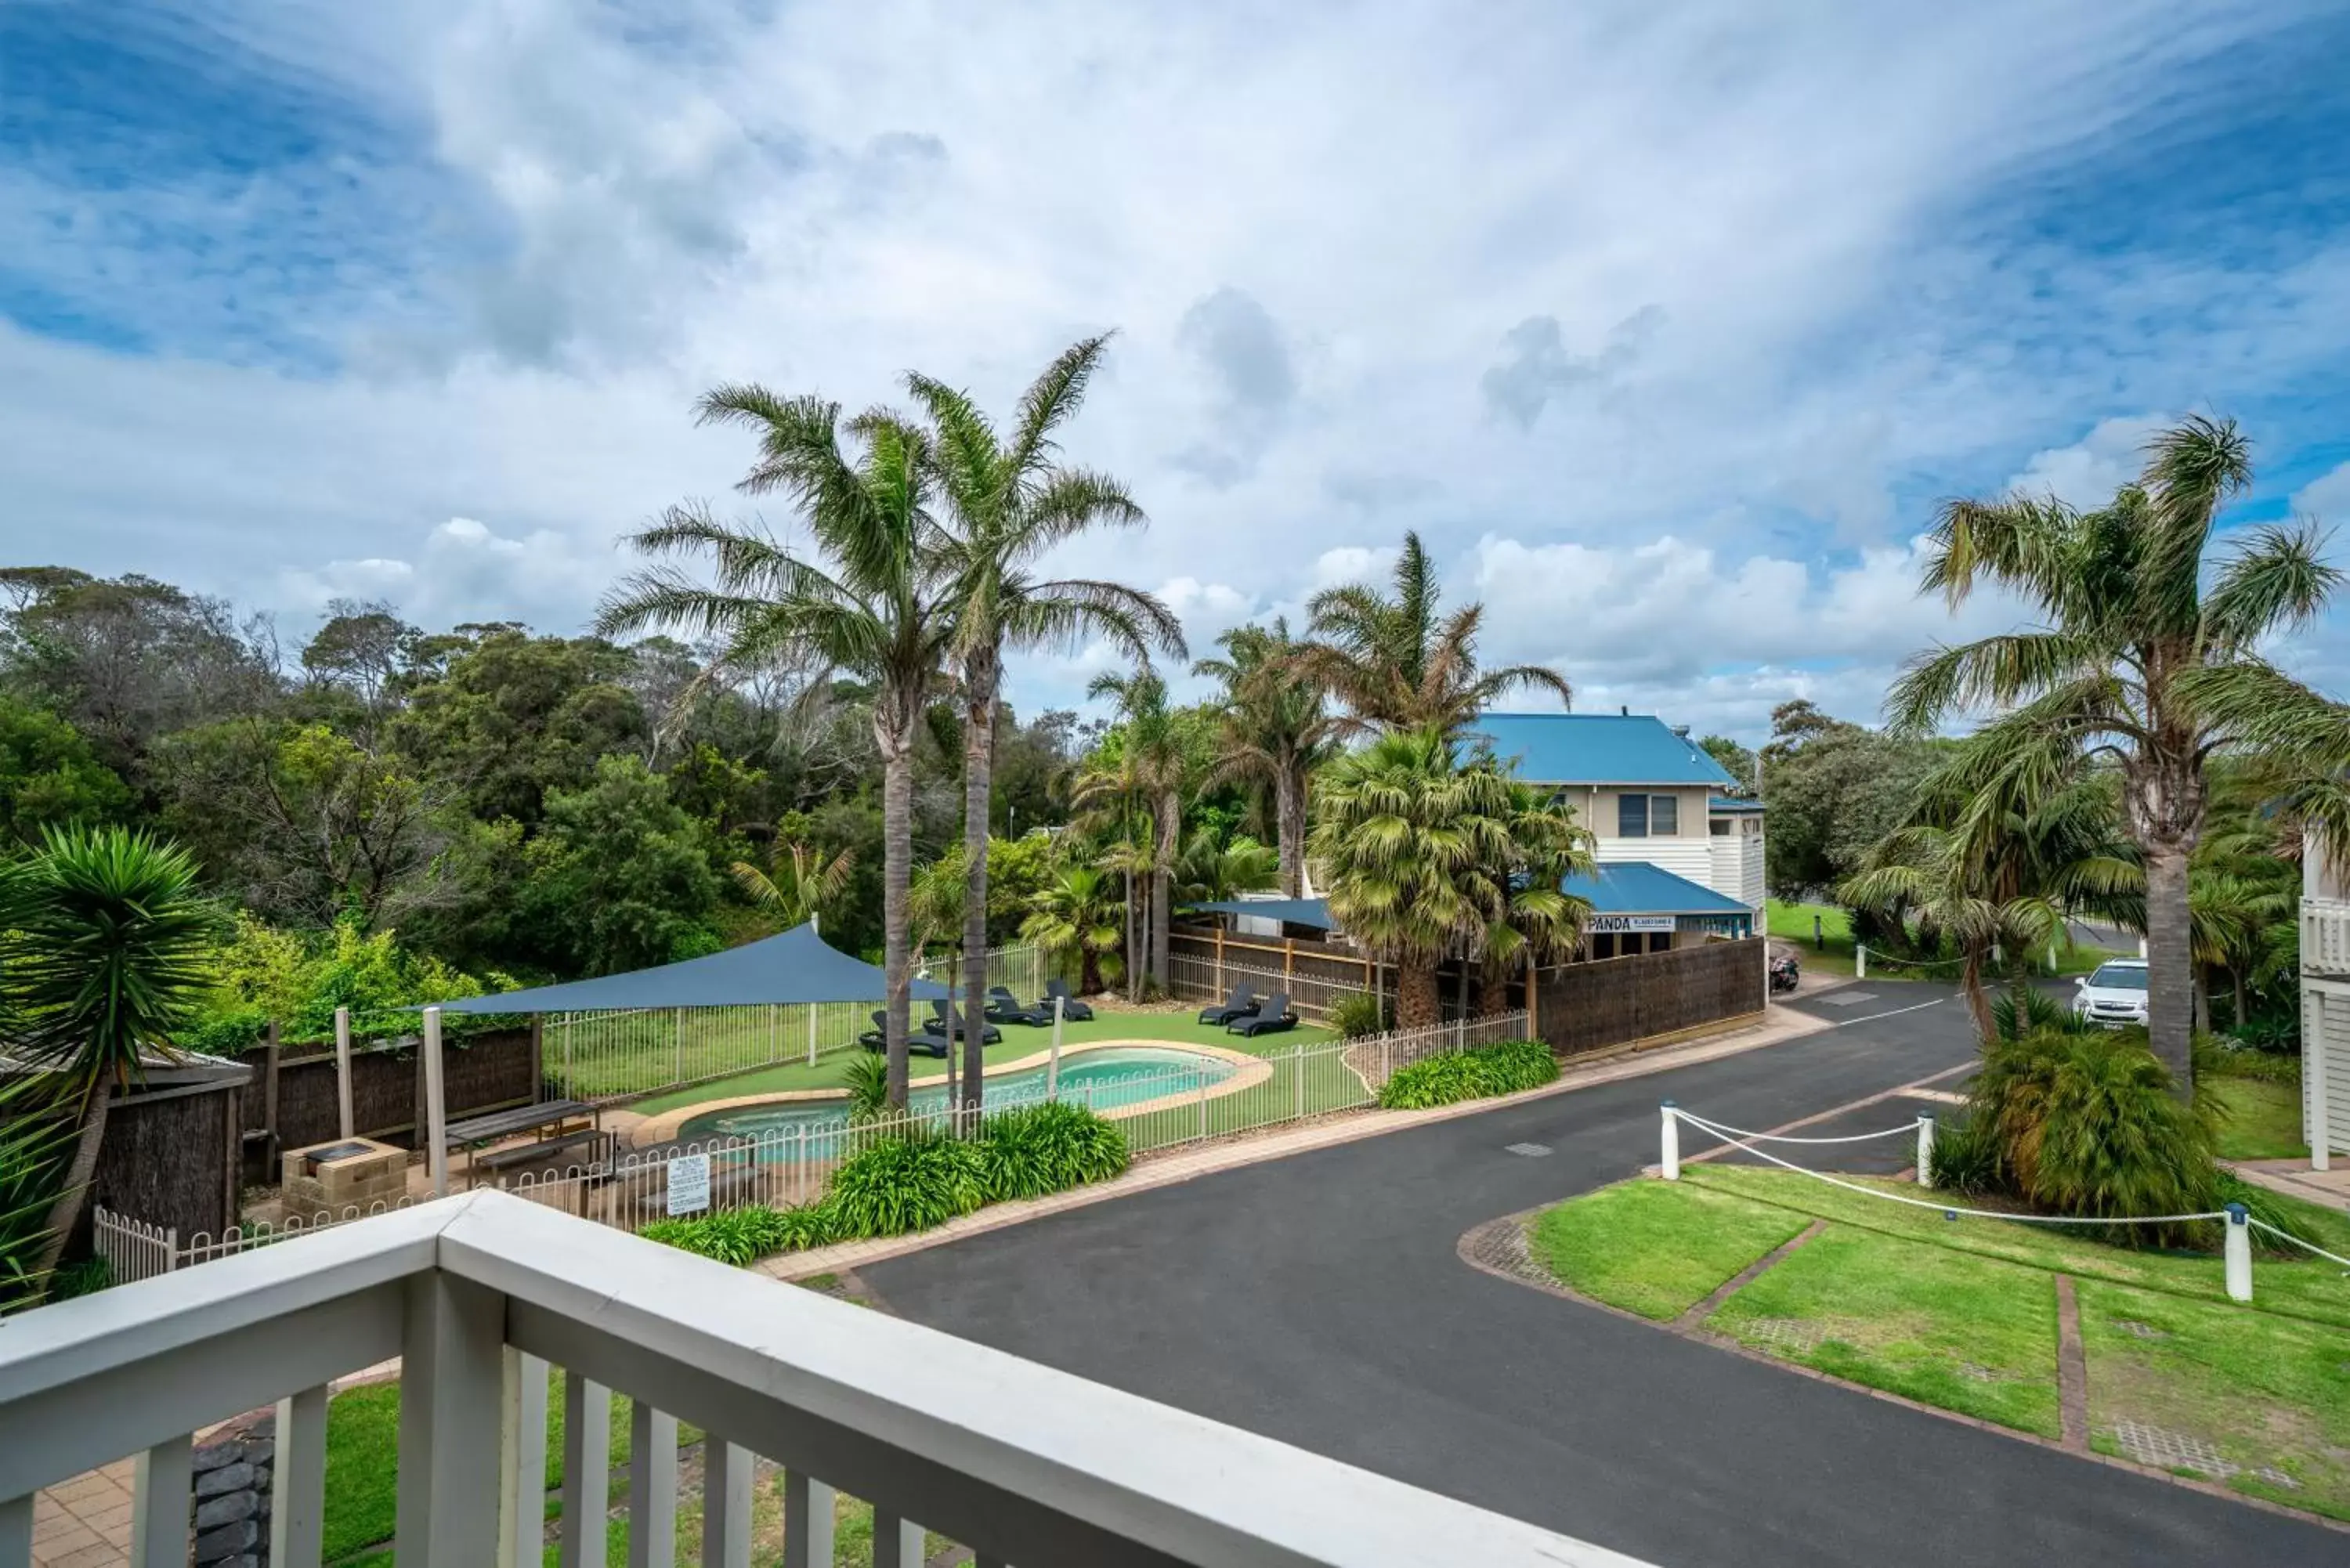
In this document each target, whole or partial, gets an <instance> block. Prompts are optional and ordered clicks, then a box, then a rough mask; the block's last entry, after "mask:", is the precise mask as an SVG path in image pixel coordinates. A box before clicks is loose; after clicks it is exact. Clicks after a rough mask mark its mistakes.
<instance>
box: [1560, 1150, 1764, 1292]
mask: <svg viewBox="0 0 2350 1568" xmlns="http://www.w3.org/2000/svg"><path fill="white" fill-rule="evenodd" d="M1806 1223H1807V1221H1806V1220H1804V1217H1803V1216H1802V1215H1800V1214H1791V1213H1789V1212H1788V1211H1787V1210H1784V1209H1778V1208H1773V1207H1771V1206H1769V1205H1767V1204H1762V1203H1753V1202H1749V1201H1748V1200H1747V1199H1743V1198H1736V1197H1732V1196H1731V1195H1730V1194H1729V1193H1725V1192H1708V1191H1705V1190H1703V1189H1694V1188H1693V1189H1690V1190H1689V1191H1687V1192H1678V1191H1675V1190H1674V1189H1673V1188H1672V1187H1671V1185H1670V1184H1669V1183H1666V1182H1662V1181H1632V1182H1625V1183H1622V1184H1619V1185H1617V1186H1615V1187H1606V1188H1602V1189H1599V1190H1598V1191H1597V1192H1595V1193H1592V1194H1591V1195H1590V1196H1589V1197H1587V1198H1583V1199H1577V1200H1575V1202H1572V1203H1563V1204H1561V1205H1559V1206H1558V1207H1557V1208H1555V1209H1553V1210H1549V1211H1547V1212H1546V1213H1544V1214H1543V1215H1541V1216H1540V1217H1539V1218H1537V1219H1536V1220H1535V1221H1534V1225H1533V1226H1532V1227H1531V1229H1530V1230H1529V1231H1528V1234H1527V1241H1528V1243H1529V1244H1530V1245H1531V1246H1532V1247H1533V1249H1534V1256H1535V1257H1536V1258H1537V1259H1538V1260H1539V1261H1540V1262H1542V1263H1543V1264H1544V1266H1545V1267H1547V1268H1548V1269H1549V1270H1550V1272H1552V1273H1554V1274H1555V1275H1557V1276H1558V1277H1559V1278H1560V1279H1561V1280H1563V1281H1565V1282H1566V1283H1567V1284H1569V1285H1572V1286H1574V1287H1575V1289H1576V1290H1578V1291H1581V1292H1582V1293H1584V1294H1585V1295H1587V1296H1590V1297H1592V1298H1593V1299H1594V1300H1596V1301H1603V1302H1606V1303H1607V1304H1608V1305H1610V1306H1617V1307H1622V1308H1623V1309H1624V1310H1625V1311H1627V1312H1634V1313H1638V1314H1640V1315H1641V1316H1642V1317H1648V1318H1656V1319H1659V1320H1669V1319H1672V1318H1676V1317H1679V1315H1680V1314H1683V1313H1685V1312H1687V1311H1689V1309H1690V1308H1691V1307H1693V1306H1695V1305H1697V1303H1700V1302H1701V1301H1703V1300H1705V1298H1706V1297H1708V1296H1710V1295H1711V1294H1712V1293H1714V1292H1715V1291H1717V1290H1720V1289H1721V1286H1722V1284H1723V1282H1726V1281H1728V1280H1731V1279H1733V1278H1735V1277H1736V1276H1737V1273H1738V1271H1739V1270H1741V1269H1742V1268H1744V1267H1746V1265H1748V1264H1749V1263H1752V1262H1754V1260H1755V1259H1757V1258H1760V1257H1762V1256H1763V1254H1764V1253H1766V1252H1768V1251H1771V1249H1772V1248H1773V1247H1776V1246H1778V1245H1779V1244H1780V1243H1782V1242H1783V1241H1787V1240H1788V1239H1789V1238H1790V1237H1793V1236H1794V1235H1795V1234H1797V1233H1798V1232H1799V1231H1802V1230H1803V1229H1804V1225H1805V1224H1806ZM1635 1237H1637V1238H1638V1241H1637V1244H1635V1243H1634V1242H1633V1241H1631V1240H1630V1239H1631V1238H1635Z"/></svg>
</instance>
